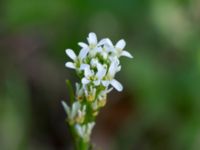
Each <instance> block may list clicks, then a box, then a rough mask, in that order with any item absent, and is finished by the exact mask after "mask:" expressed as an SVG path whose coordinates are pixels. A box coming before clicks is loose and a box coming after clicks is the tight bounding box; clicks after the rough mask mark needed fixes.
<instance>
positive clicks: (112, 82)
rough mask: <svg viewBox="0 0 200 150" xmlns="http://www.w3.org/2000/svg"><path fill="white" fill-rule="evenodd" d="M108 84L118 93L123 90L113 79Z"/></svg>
mask: <svg viewBox="0 0 200 150" xmlns="http://www.w3.org/2000/svg"><path fill="white" fill-rule="evenodd" d="M110 84H111V85H112V86H113V87H114V88H115V89H116V90H117V91H119V92H120V91H122V90H123V86H122V84H121V83H120V82H118V81H117V80H115V79H113V80H112V81H111V82H110Z"/></svg>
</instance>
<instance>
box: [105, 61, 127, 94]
mask: <svg viewBox="0 0 200 150" xmlns="http://www.w3.org/2000/svg"><path fill="white" fill-rule="evenodd" d="M120 69H121V66H120V65H119V61H118V59H113V60H112V62H111V65H110V67H109V69H108V73H107V74H106V77H105V79H103V81H102V84H103V85H104V86H105V87H108V86H109V85H110V84H111V85H112V86H113V87H114V88H115V89H116V90H117V91H122V90H123V86H122V85H121V83H120V82H118V81H117V80H115V79H114V77H115V74H116V73H117V72H118V71H120Z"/></svg>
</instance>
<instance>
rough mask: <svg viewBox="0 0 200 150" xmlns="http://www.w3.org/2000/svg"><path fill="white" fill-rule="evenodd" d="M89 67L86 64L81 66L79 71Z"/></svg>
mask: <svg viewBox="0 0 200 150" xmlns="http://www.w3.org/2000/svg"><path fill="white" fill-rule="evenodd" d="M89 67H90V66H89V65H88V64H81V66H80V70H85V68H89Z"/></svg>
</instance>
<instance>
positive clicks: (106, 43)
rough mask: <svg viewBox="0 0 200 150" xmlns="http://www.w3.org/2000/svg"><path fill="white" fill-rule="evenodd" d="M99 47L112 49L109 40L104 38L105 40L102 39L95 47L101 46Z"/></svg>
mask: <svg viewBox="0 0 200 150" xmlns="http://www.w3.org/2000/svg"><path fill="white" fill-rule="evenodd" d="M101 45H107V46H109V47H113V43H112V41H111V40H110V39H109V38H105V39H102V40H101V41H99V43H98V44H97V46H101Z"/></svg>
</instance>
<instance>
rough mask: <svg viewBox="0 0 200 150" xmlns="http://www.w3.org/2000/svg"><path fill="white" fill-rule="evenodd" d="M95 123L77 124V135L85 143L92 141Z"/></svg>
mask: <svg viewBox="0 0 200 150" xmlns="http://www.w3.org/2000/svg"><path fill="white" fill-rule="evenodd" d="M94 125H95V123H94V122H91V123H88V124H84V125H80V124H76V126H75V129H76V132H77V134H78V135H79V136H80V137H81V138H82V139H83V140H84V141H85V142H88V141H89V140H90V135H91V132H92V129H93V127H94Z"/></svg>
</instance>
